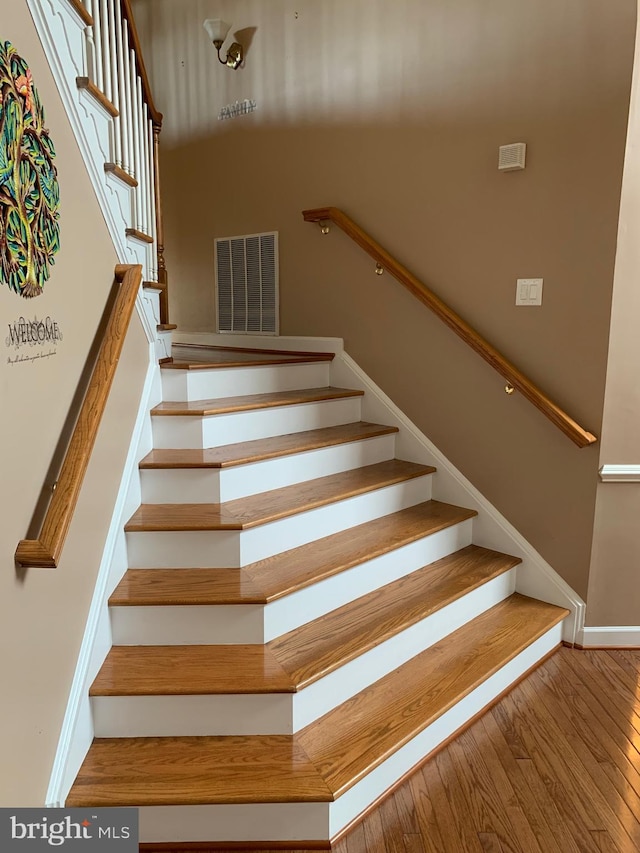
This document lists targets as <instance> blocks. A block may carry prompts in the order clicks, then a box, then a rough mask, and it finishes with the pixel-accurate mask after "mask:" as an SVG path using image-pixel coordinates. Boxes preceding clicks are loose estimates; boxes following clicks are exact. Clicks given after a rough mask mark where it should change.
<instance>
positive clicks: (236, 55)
mask: <svg viewBox="0 0 640 853" xmlns="http://www.w3.org/2000/svg"><path fill="white" fill-rule="evenodd" d="M204 28H205V30H206V31H207V33H208V35H209V38H210V39H211V41H212V42H213V46H214V47H215V49H216V50H217V51H218V61H219V62H221V63H222V64H223V65H226V66H228V67H229V68H238V66H239V65H240V63H241V62H242V59H243V56H244V54H243V51H242V45H241V44H238V42H237V41H234V43H233V44H232V45H231V47H230V48H229V50H228V51H227V55H226V57H225V58H224V59H222V57H221V56H220V48H221V47H222V43H223V42H224V40H225V39H226V37H227V34H228V32H229V30H230V29H231V24H227V23H226V21H221V20H220V18H209V19H207V20H206V21H205V22H204Z"/></svg>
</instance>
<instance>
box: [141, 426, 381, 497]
mask: <svg viewBox="0 0 640 853" xmlns="http://www.w3.org/2000/svg"><path fill="white" fill-rule="evenodd" d="M394 446H395V435H382V436H377V437H375V438H368V439H364V440H361V441H354V442H350V443H349V444H340V445H337V446H332V447H323V448H321V449H318V450H308V451H306V452H304V453H299V454H293V455H290V456H281V457H278V458H276V459H267V460H264V461H260V462H248V463H245V464H243V465H237V466H232V467H229V468H213V469H212V468H182V469H180V468H165V469H143V470H142V471H141V472H140V477H141V483H142V502H143V503H223V502H225V501H231V500H235V499H236V498H243V497H247V496H248V495H252V494H255V493H256V492H266V491H269V490H271V489H280V488H283V487H284V486H291V485H294V484H295V483H302V482H305V481H307V480H314V479H316V478H317V477H325V476H329V475H330V474H339V473H341V472H343V471H352V470H353V469H354V468H361V467H363V466H365V465H375V464H376V462H384V461H386V460H387V459H393V457H394Z"/></svg>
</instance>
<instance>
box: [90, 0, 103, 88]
mask: <svg viewBox="0 0 640 853" xmlns="http://www.w3.org/2000/svg"><path fill="white" fill-rule="evenodd" d="M92 5H93V43H94V46H95V52H94V56H95V62H94V68H93V72H94V77H93V83H95V85H96V86H97V87H98V89H100V91H101V92H103V91H104V89H103V86H104V80H103V77H102V53H103V45H102V18H101V16H100V0H94V2H93V4H92Z"/></svg>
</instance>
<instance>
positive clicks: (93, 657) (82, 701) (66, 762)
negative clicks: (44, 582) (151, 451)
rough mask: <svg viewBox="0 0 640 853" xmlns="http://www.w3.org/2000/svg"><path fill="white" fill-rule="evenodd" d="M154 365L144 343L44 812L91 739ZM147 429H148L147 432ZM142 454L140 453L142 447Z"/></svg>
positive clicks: (60, 795)
mask: <svg viewBox="0 0 640 853" xmlns="http://www.w3.org/2000/svg"><path fill="white" fill-rule="evenodd" d="M158 374H159V366H158V364H157V362H156V359H155V350H154V347H153V344H150V345H149V366H148V368H147V375H146V377H145V381H144V386H143V389H142V394H141V398H140V405H139V408H138V414H137V417H136V421H135V425H134V428H133V433H132V436H131V444H130V446H129V451H128V453H127V458H126V461H125V465H124V470H123V474H122V480H121V482H120V488H119V489H118V495H117V498H116V502H115V506H114V510H113V515H112V517H111V523H110V525H109V530H108V533H107V538H106V540H105V545H104V550H103V553H102V560H101V562H100V568H99V570H98V576H97V580H96V585H95V588H94V592H93V597H92V600H91V606H90V608H89V615H88V617H87V623H86V626H85V631H84V636H83V639H82V645H81V647H80V652H79V655H78V662H77V664H76V669H75V673H74V676H73V681H72V684H71V691H70V694H69V701H68V703H67V709H66V712H65V715H64V720H63V722H62V729H61V731H60V737H59V739H58V746H57V749H56V754H55V758H54V762H53V768H52V771H51V777H50V779H49V788H48V790H47V796H46V801H45V803H46V806H47V807H48V808H51V807H53V808H61V807H62V806H63V805H64V802H65V799H66V797H67V794H68V793H69V790H70V788H71V785H72V783H73V780H74V779H75V778H76V776H77V774H78V770H79V769H80V764H81V763H82V761H83V759H84V756H85V755H86V753H87V752H88V750H89V747H90V746H91V741H92V740H93V723H92V717H91V710H90V705H89V687H90V684H91V681H92V680H93V678H94V677H95V674H96V672H97V670H98V668H99V666H100V665H101V664H102V662H103V660H104V649H105V643H106V648H107V650H108V648H110V646H111V629H110V623H109V617H108V598H109V595H110V594H111V586H112V585H113V579H112V564H113V561H114V557H115V555H116V552H117V545H118V540H119V537H120V536H122V535H123V533H122V531H123V526H124V523H125V522H126V520H127V518H126V517H125V516H127V513H128V511H129V507H128V505H127V497H128V494H129V489H130V485H131V482H132V480H133V479H134V478H135V477H137V476H138V462H139V461H140V454H141V447H140V445H141V443H142V441H143V438H144V435H145V427H146V426H147V422H148V420H149V417H150V416H149V411H150V408H151V405H152V402H151V395H152V393H153V389H154V387H156V388H157V387H158V385H159V378H158ZM147 431H148V430H147ZM145 452H146V449H145Z"/></svg>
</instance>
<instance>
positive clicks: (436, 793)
mask: <svg viewBox="0 0 640 853" xmlns="http://www.w3.org/2000/svg"><path fill="white" fill-rule="evenodd" d="M175 849H176V850H178V849H179V848H178V847H176V848H175ZM191 849H192V850H193V849H194V848H191ZM202 849H205V848H202ZM245 849H250V848H245ZM333 850H334V851H335V853H636V851H639V850H640V651H617V650H616V651H593V650H592V651H578V650H573V649H567V648H562V649H560V650H559V651H558V652H557V654H555V655H554V656H552V657H551V658H549V659H548V660H547V661H545V663H543V664H542V666H541V667H540V668H539V669H537V670H536V671H535V672H534V673H532V674H531V675H529V676H528V677H527V678H526V679H525V680H524V681H522V682H521V683H520V684H519V685H518V686H516V687H515V689H514V690H512V691H511V693H509V694H508V695H507V696H505V697H504V698H503V699H502V700H501V701H500V702H498V704H496V705H495V706H494V707H493V708H492V709H491V710H490V711H489V712H487V713H486V714H485V715H484V716H482V717H481V718H480V719H479V720H477V721H476V722H475V723H473V724H472V725H471V726H470V727H469V728H468V729H467V730H466V731H465V732H463V733H462V734H461V735H459V736H458V737H457V738H455V739H454V740H453V741H452V742H451V743H449V744H448V745H447V746H446V747H444V748H443V749H442V750H441V751H440V752H438V753H437V754H436V755H435V756H434V757H433V758H432V759H431V760H429V761H428V762H427V763H426V764H424V765H423V766H422V768H421V769H419V770H417V771H416V772H414V773H413V775H412V776H411V777H410V778H409V779H407V780H406V781H405V782H404V783H403V784H402V785H401V786H400V787H399V788H397V789H396V790H395V792H394V793H393V794H391V796H389V797H387V798H386V799H385V800H384V801H383V802H382V803H381V804H379V805H378V807H377V808H375V809H374V810H372V811H371V812H370V813H369V814H368V815H367V817H366V818H365V819H364V820H363V821H361V822H360V823H359V824H357V825H356V826H355V827H354V828H352V829H351V831H350V832H348V833H347V834H346V835H345V836H344V837H343V838H341V839H340V840H339V841H338V842H337V843H336V844H334V847H333ZM164 851H165V853H169V848H167V847H165V848H164ZM281 853H284V852H283V851H281ZM298 853H300V851H298Z"/></svg>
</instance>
